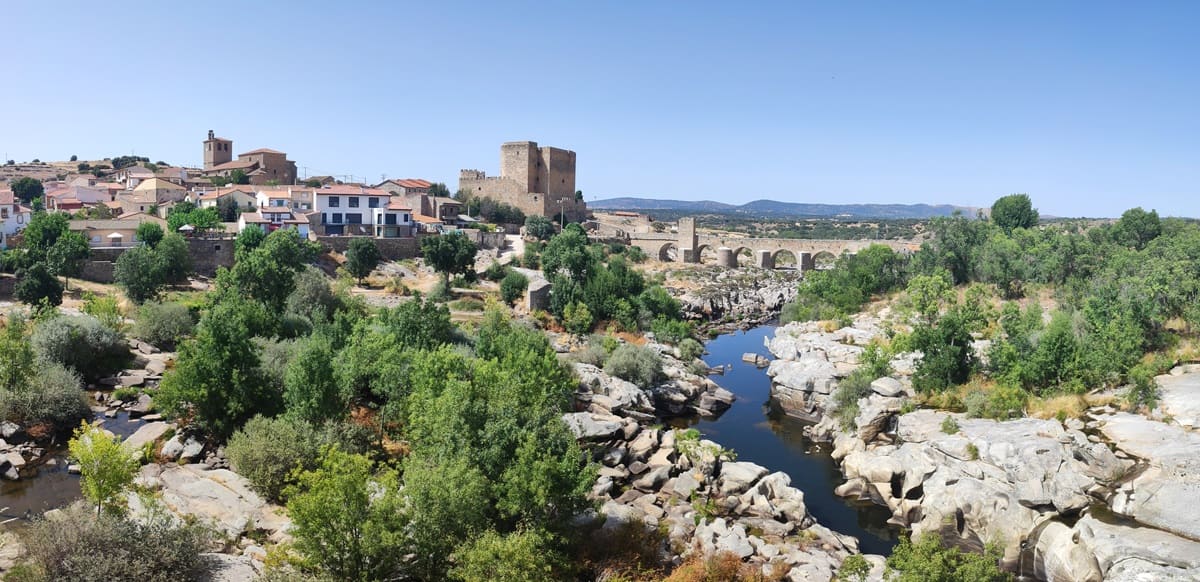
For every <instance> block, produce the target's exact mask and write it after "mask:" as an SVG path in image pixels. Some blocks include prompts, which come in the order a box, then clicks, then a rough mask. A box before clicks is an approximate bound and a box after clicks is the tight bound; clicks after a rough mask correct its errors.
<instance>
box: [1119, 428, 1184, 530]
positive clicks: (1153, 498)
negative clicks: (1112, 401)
mask: <svg viewBox="0 0 1200 582" xmlns="http://www.w3.org/2000/svg"><path fill="white" fill-rule="evenodd" d="M1099 420H1100V423H1101V424H1100V431H1101V432H1102V433H1103V434H1104V436H1105V437H1107V438H1108V439H1110V440H1111V441H1113V442H1114V443H1115V444H1116V446H1117V447H1119V448H1120V450H1122V451H1125V452H1126V453H1128V454H1130V455H1132V456H1134V457H1137V458H1139V459H1142V460H1144V461H1145V462H1146V463H1147V465H1148V466H1147V467H1146V468H1145V470H1143V471H1142V472H1141V473H1140V474H1138V476H1137V477H1136V478H1134V479H1133V481H1131V482H1130V483H1129V485H1130V488H1131V492H1129V493H1127V494H1125V495H1126V498H1127V502H1124V503H1121V504H1119V506H1118V504H1114V507H1113V509H1114V511H1118V512H1119V513H1123V514H1125V515H1128V516H1129V517H1132V518H1133V519H1136V520H1137V521H1139V522H1142V523H1145V524H1147V525H1151V526H1154V527H1157V528H1160V529H1163V530H1166V531H1169V532H1172V533H1174V534H1177V535H1180V536H1184V537H1187V538H1190V539H1197V540H1200V519H1198V518H1200V511H1197V510H1196V509H1195V507H1196V500H1197V499H1200V433H1196V432H1192V431H1189V430H1185V429H1184V428H1182V427H1180V426H1177V425H1169V424H1165V423H1162V422H1158V421H1154V420H1150V419H1148V418H1146V417H1144V416H1140V415H1136V414H1129V413H1127V412H1118V413H1116V414H1113V415H1110V416H1102V417H1100V418H1099ZM1119 495H1120V494H1119Z"/></svg>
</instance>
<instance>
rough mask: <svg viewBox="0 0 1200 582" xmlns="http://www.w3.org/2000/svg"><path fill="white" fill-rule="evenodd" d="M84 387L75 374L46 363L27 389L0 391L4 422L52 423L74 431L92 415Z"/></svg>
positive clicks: (2, 388)
mask: <svg viewBox="0 0 1200 582" xmlns="http://www.w3.org/2000/svg"><path fill="white" fill-rule="evenodd" d="M82 387H83V383H82V381H81V380H80V379H79V375H77V374H76V373H75V371H74V370H71V369H70V368H67V367H66V366H63V365H62V364H58V363H43V364H42V365H41V366H40V367H39V368H38V371H37V374H34V375H32V376H31V377H30V378H29V380H28V384H27V385H25V386H4V387H0V419H3V420H10V421H13V422H16V423H19V424H26V425H31V424H39V423H48V424H51V425H53V426H54V427H56V428H57V429H58V430H63V429H67V428H74V427H75V426H78V425H79V421H81V420H83V419H85V418H87V417H88V416H89V415H90V414H91V410H90V409H89V408H88V402H87V396H86V395H85V393H84V391H83V390H82Z"/></svg>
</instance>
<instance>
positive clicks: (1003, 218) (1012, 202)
mask: <svg viewBox="0 0 1200 582" xmlns="http://www.w3.org/2000/svg"><path fill="white" fill-rule="evenodd" d="M991 218H992V222H994V223H996V226H999V227H1000V229H1001V230H1003V231H1004V234H1012V231H1014V230H1016V229H1018V228H1033V227H1035V226H1037V223H1038V211H1037V210H1036V209H1034V208H1033V202H1032V201H1030V200H1029V195H1028V194H1009V195H1008V196H1002V197H1000V198H998V199H996V201H995V202H994V203H992V214H991Z"/></svg>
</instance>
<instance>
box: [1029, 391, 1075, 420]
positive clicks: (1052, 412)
mask: <svg viewBox="0 0 1200 582" xmlns="http://www.w3.org/2000/svg"><path fill="white" fill-rule="evenodd" d="M1087 408H1088V403H1087V400H1085V399H1084V397H1083V396H1080V395H1078V394H1063V395H1061V396H1049V397H1046V398H1041V397H1037V396H1034V397H1031V398H1030V399H1029V401H1028V402H1026V404H1025V413H1026V414H1028V415H1029V416H1032V417H1034V418H1041V419H1050V418H1056V419H1059V420H1066V419H1068V418H1082V417H1083V413H1084V411H1086V410H1087Z"/></svg>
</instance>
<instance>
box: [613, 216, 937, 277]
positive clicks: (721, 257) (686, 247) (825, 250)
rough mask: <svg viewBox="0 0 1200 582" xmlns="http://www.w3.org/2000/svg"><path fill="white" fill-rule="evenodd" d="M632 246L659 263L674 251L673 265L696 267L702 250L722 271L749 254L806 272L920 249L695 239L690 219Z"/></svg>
mask: <svg viewBox="0 0 1200 582" xmlns="http://www.w3.org/2000/svg"><path fill="white" fill-rule="evenodd" d="M627 236H628V238H629V244H630V245H631V246H635V247H638V248H640V249H642V251H643V252H645V253H646V254H647V255H649V256H651V257H655V258H657V259H659V260H660V261H670V260H672V258H671V252H672V251H674V254H675V257H674V260H675V261H679V262H682V263H699V262H700V257H701V255H702V253H703V252H704V250H705V249H708V250H711V251H713V252H715V253H716V256H717V264H718V265H720V266H722V267H737V266H738V260H739V257H743V256H744V255H746V254H747V251H748V252H749V255H750V257H752V258H753V260H754V265H755V266H756V267H759V268H763V269H774V268H775V262H776V259H777V258H778V257H779V255H780V254H782V253H789V254H791V255H792V257H793V258H794V259H795V261H796V268H797V269H800V270H802V271H808V270H811V269H813V268H815V267H816V263H817V260H818V259H829V260H832V259H834V258H837V257H838V256H840V255H841V254H842V253H857V252H858V251H860V250H862V249H865V248H867V247H869V246H871V245H873V244H878V245H884V246H888V247H891V248H892V249H893V250H896V251H899V252H902V253H908V252H915V251H916V250H917V249H918V248H920V245H918V244H915V243H905V242H898V241H889V240H810V239H794V238H739V237H735V236H711V235H697V234H696V222H695V219H693V218H680V219H679V232H678V234H675V233H630V234H628V235H627Z"/></svg>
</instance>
